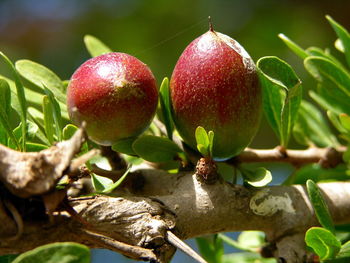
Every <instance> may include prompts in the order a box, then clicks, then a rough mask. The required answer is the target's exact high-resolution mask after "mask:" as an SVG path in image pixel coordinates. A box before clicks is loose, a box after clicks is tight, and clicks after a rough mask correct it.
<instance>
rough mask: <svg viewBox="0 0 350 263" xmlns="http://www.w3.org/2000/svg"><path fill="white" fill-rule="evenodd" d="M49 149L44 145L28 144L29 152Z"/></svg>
mask: <svg viewBox="0 0 350 263" xmlns="http://www.w3.org/2000/svg"><path fill="white" fill-rule="evenodd" d="M48 148H49V147H48V146H47V145H44V144H40V143H34V142H27V152H40V151H42V150H45V149H48Z"/></svg>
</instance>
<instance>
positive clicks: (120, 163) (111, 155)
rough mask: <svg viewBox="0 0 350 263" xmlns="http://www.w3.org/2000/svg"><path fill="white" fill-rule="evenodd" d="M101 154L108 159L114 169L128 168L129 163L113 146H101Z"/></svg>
mask: <svg viewBox="0 0 350 263" xmlns="http://www.w3.org/2000/svg"><path fill="white" fill-rule="evenodd" d="M101 155H103V156H104V157H106V158H107V159H108V162H109V164H110V166H111V168H112V170H121V169H126V167H127V164H126V162H125V160H124V159H123V158H121V157H120V155H119V153H117V152H115V151H113V150H112V147H111V146H101Z"/></svg>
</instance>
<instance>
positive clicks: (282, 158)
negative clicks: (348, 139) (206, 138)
mask: <svg viewBox="0 0 350 263" xmlns="http://www.w3.org/2000/svg"><path fill="white" fill-rule="evenodd" d="M344 151H345V149H342V148H341V149H338V150H336V149H334V148H315V147H313V148H308V149H306V150H285V151H281V150H280V149H279V148H275V149H266V150H257V149H250V148H247V149H246V150H244V151H243V152H242V153H241V154H240V155H238V156H236V157H234V158H232V159H229V160H227V161H226V162H227V163H228V164H236V163H237V162H238V163H254V162H286V163H291V164H293V165H303V164H308V163H318V162H320V163H321V164H322V166H325V167H334V166H336V165H337V164H339V163H341V162H342V161H343V160H342V153H343V152H344Z"/></svg>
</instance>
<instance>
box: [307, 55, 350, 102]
mask: <svg viewBox="0 0 350 263" xmlns="http://www.w3.org/2000/svg"><path fill="white" fill-rule="evenodd" d="M304 65H305V68H306V70H307V71H308V72H309V73H310V74H311V75H312V76H313V77H314V78H315V79H316V80H317V81H318V82H320V83H322V84H326V86H327V87H329V88H331V87H333V89H332V92H336V90H337V88H338V89H339V90H340V91H342V92H343V93H344V94H345V95H346V98H347V99H349V97H350V75H349V73H348V72H347V71H345V70H344V69H343V68H342V67H340V66H339V65H337V64H336V63H334V62H333V61H331V60H329V59H327V58H324V57H314V56H311V57H308V58H306V59H305V60H304Z"/></svg>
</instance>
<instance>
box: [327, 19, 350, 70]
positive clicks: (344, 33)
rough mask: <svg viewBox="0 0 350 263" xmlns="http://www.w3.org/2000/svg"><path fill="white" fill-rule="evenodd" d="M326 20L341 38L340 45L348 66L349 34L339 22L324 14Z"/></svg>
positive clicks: (349, 60)
mask: <svg viewBox="0 0 350 263" xmlns="http://www.w3.org/2000/svg"><path fill="white" fill-rule="evenodd" d="M326 18H327V20H328V22H329V23H330V24H331V26H332V27H333V29H334V31H335V33H336V34H337V36H338V38H339V39H340V40H341V43H342V46H343V48H344V53H345V57H346V60H347V62H348V65H349V66H350V34H349V32H348V31H347V30H346V29H345V28H344V27H343V26H342V25H340V24H339V23H337V22H336V21H335V20H334V19H333V18H332V17H330V16H328V15H327V16H326Z"/></svg>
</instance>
